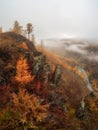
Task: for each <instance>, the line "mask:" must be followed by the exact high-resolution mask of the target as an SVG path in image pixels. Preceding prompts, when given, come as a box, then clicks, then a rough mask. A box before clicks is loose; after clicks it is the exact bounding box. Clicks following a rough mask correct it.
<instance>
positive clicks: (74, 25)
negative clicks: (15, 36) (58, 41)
mask: <svg viewBox="0 0 98 130" xmlns="http://www.w3.org/2000/svg"><path fill="white" fill-rule="evenodd" d="M15 20H18V21H19V23H20V24H21V25H22V26H24V27H25V26H26V24H27V23H28V22H31V23H32V24H33V26H34V30H35V31H34V34H35V37H36V38H40V39H43V38H66V37H68V38H70V37H80V38H95V39H98V0H0V26H2V27H3V29H4V31H8V30H9V28H10V27H12V26H13V23H14V21H15Z"/></svg>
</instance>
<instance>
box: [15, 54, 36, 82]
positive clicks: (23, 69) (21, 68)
mask: <svg viewBox="0 0 98 130" xmlns="http://www.w3.org/2000/svg"><path fill="white" fill-rule="evenodd" d="M28 70H29V66H28V64H27V60H26V59H25V58H24V57H23V56H21V57H20V59H19V60H18V62H17V66H16V76H15V80H16V81H18V82H19V83H20V84H27V83H30V82H31V81H33V79H34V77H33V76H32V75H31V74H30V72H29V71H28Z"/></svg>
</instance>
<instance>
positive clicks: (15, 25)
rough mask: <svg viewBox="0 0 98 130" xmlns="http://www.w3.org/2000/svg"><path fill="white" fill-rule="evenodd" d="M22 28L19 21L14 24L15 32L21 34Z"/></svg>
mask: <svg viewBox="0 0 98 130" xmlns="http://www.w3.org/2000/svg"><path fill="white" fill-rule="evenodd" d="M21 30H22V26H20V25H19V22H18V21H15V22H14V27H13V32H15V33H18V34H21Z"/></svg>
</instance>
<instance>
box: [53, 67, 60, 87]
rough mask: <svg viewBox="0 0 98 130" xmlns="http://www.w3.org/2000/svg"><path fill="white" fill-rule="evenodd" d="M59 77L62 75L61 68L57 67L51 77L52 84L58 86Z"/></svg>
mask: <svg viewBox="0 0 98 130" xmlns="http://www.w3.org/2000/svg"><path fill="white" fill-rule="evenodd" d="M61 75H62V68H61V66H59V65H57V66H56V68H55V72H54V75H53V83H54V84H56V85H59V83H60V79H61Z"/></svg>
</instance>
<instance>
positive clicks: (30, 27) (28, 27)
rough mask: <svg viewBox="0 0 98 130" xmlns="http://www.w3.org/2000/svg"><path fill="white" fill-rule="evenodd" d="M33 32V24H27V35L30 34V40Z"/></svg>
mask: <svg viewBox="0 0 98 130" xmlns="http://www.w3.org/2000/svg"><path fill="white" fill-rule="evenodd" d="M32 31H33V26H32V24H31V23H28V24H27V33H28V39H30V33H32Z"/></svg>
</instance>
